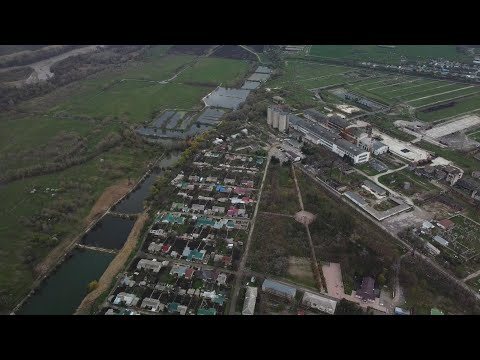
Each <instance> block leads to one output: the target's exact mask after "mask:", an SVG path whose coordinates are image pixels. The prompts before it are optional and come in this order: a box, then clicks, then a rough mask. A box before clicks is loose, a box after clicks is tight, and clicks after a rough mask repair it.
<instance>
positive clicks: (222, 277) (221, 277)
mask: <svg viewBox="0 0 480 360" xmlns="http://www.w3.org/2000/svg"><path fill="white" fill-rule="evenodd" d="M215 281H216V283H217V284H218V285H225V284H226V282H227V274H224V273H220V274H218V276H217V280H215Z"/></svg>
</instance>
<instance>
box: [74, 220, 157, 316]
mask: <svg viewBox="0 0 480 360" xmlns="http://www.w3.org/2000/svg"><path fill="white" fill-rule="evenodd" d="M147 220H148V214H147V211H145V212H143V213H142V214H141V215H140V216H139V217H138V219H137V221H136V222H135V225H133V228H132V231H130V235H128V239H127V242H126V243H125V245H124V246H123V248H122V249H121V250H120V251H119V252H118V254H117V256H115V258H114V259H113V260H112V262H111V263H110V265H109V266H108V268H107V270H105V272H104V273H103V275H102V276H101V277H100V280H98V287H97V288H96V289H95V290H93V291H92V292H90V293H89V294H87V296H85V298H84V299H83V301H82V303H81V304H80V306H79V307H78V309H77V311H76V312H75V315H86V314H89V313H90V311H91V310H92V306H93V305H94V303H95V300H97V298H98V297H99V296H100V295H102V294H103V293H104V292H105V291H108V289H109V287H110V285H111V283H112V281H113V280H114V278H115V276H116V275H117V274H118V273H119V272H120V271H121V270H122V268H123V266H124V265H125V263H126V262H127V260H128V258H129V256H130V254H131V252H132V251H133V250H135V247H136V245H137V242H138V240H139V239H138V238H139V236H140V232H141V231H142V228H143V226H144V224H145V222H146V221H147Z"/></svg>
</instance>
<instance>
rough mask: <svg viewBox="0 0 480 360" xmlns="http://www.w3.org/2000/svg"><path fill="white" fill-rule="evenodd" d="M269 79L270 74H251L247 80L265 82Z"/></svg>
mask: <svg viewBox="0 0 480 360" xmlns="http://www.w3.org/2000/svg"><path fill="white" fill-rule="evenodd" d="M269 77H270V74H260V73H253V74H252V75H251V76H250V77H249V78H248V80H249V81H258V82H264V81H267V80H268V78H269Z"/></svg>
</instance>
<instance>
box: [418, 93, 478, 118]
mask: <svg viewBox="0 0 480 360" xmlns="http://www.w3.org/2000/svg"><path fill="white" fill-rule="evenodd" d="M454 101H455V104H454V105H453V106H451V107H448V108H445V109H440V110H435V111H431V112H425V110H426V109H422V110H418V111H417V113H416V116H417V117H418V118H419V119H420V120H422V121H427V122H433V121H436V120H440V119H444V118H447V117H451V116H455V115H460V114H462V113H465V112H468V111H474V110H479V109H480V95H479V94H476V95H473V96H469V97H467V98H463V99H458V100H454Z"/></svg>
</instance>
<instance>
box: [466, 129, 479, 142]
mask: <svg viewBox="0 0 480 360" xmlns="http://www.w3.org/2000/svg"><path fill="white" fill-rule="evenodd" d="M468 137H469V138H470V139H472V140H475V141H479V142H480V131H475V132H473V133H471V134H469V135H468Z"/></svg>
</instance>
